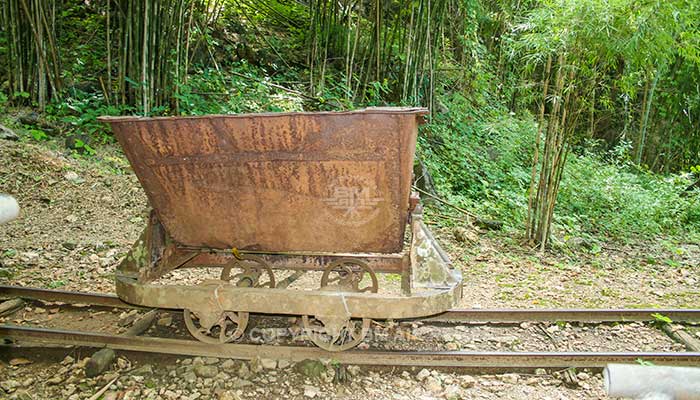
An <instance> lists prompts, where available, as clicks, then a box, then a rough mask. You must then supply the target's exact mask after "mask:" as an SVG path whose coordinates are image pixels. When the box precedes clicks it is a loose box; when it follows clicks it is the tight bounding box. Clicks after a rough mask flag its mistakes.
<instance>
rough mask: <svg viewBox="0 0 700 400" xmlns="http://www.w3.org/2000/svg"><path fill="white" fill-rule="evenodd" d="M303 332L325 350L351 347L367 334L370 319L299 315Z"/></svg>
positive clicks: (339, 349) (341, 349) (340, 349)
mask: <svg viewBox="0 0 700 400" xmlns="http://www.w3.org/2000/svg"><path fill="white" fill-rule="evenodd" d="M301 318H302V319H301V320H302V324H303V325H304V333H305V334H306V336H307V337H308V338H309V340H311V341H312V342H313V343H314V344H315V345H316V346H318V347H320V348H322V349H324V350H327V351H343V350H347V349H351V348H353V347H355V346H357V345H358V344H360V342H362V339H364V338H365V336H367V332H369V327H370V324H371V323H372V320H371V319H370V318H363V319H362V320H357V319H347V318H343V317H340V318H338V317H333V318H325V319H324V318H320V317H319V318H315V317H310V316H308V315H303V316H302V317H301Z"/></svg>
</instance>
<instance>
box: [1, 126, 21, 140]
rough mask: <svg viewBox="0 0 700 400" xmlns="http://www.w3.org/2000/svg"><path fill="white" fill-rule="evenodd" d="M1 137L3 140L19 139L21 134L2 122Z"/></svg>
mask: <svg viewBox="0 0 700 400" xmlns="http://www.w3.org/2000/svg"><path fill="white" fill-rule="evenodd" d="M0 139H2V140H19V136H17V134H16V133H15V132H14V131H13V130H12V129H10V128H8V127H6V126H5V125H2V124H0Z"/></svg>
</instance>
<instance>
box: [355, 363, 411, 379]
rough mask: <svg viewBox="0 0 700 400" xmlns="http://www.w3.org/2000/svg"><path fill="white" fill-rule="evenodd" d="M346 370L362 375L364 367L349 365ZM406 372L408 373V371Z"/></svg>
mask: <svg viewBox="0 0 700 400" xmlns="http://www.w3.org/2000/svg"><path fill="white" fill-rule="evenodd" d="M346 370H347V371H348V373H349V374H350V376H358V375H360V371H362V369H361V368H360V367H359V366H358V365H348V366H347V368H346ZM404 372H406V373H407V371H404Z"/></svg>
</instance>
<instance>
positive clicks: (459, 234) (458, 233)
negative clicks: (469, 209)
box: [452, 226, 479, 244]
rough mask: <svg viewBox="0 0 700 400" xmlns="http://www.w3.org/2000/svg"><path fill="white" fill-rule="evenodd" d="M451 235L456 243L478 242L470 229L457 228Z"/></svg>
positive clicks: (477, 238) (477, 236) (476, 236)
mask: <svg viewBox="0 0 700 400" xmlns="http://www.w3.org/2000/svg"><path fill="white" fill-rule="evenodd" d="M452 235H453V236H454V237H455V239H457V241H458V242H461V243H466V244H473V243H476V242H478V241H479V235H477V234H476V232H474V231H473V230H471V229H467V228H464V227H461V226H457V227H455V228H454V229H453V230H452Z"/></svg>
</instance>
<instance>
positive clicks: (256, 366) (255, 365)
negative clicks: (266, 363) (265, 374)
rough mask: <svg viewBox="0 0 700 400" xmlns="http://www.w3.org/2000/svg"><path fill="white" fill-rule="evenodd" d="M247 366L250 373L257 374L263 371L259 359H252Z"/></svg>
mask: <svg viewBox="0 0 700 400" xmlns="http://www.w3.org/2000/svg"><path fill="white" fill-rule="evenodd" d="M249 364H250V365H249V367H250V372H252V373H254V374H257V373H259V372H261V371H262V370H263V366H262V363H261V362H260V357H255V358H254V359H252V360H250V363H249Z"/></svg>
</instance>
